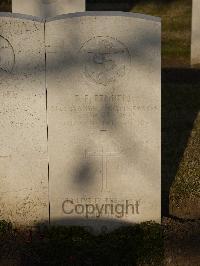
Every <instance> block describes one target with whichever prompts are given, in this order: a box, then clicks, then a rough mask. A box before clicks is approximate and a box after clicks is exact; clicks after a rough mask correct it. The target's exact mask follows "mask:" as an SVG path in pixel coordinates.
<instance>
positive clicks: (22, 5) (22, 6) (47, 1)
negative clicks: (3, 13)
mask: <svg viewBox="0 0 200 266" xmlns="http://www.w3.org/2000/svg"><path fill="white" fill-rule="evenodd" d="M82 11H85V0H28V1H27V0H12V12H13V13H22V14H28V15H32V16H37V17H43V18H46V17H54V16H57V15H61V14H66V13H73V12H82Z"/></svg>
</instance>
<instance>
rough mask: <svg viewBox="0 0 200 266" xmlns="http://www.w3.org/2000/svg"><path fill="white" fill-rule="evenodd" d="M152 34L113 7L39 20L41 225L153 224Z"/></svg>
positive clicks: (146, 23) (150, 25)
mask: <svg viewBox="0 0 200 266" xmlns="http://www.w3.org/2000/svg"><path fill="white" fill-rule="evenodd" d="M160 36H161V23H160V20H159V19H158V18H154V17H150V16H142V15H138V14H129V13H122V12H94V13H93V12H87V13H82V14H71V15H65V16H64V15H63V16H61V17H60V19H59V20H53V19H49V20H48V22H47V23H46V42H47V43H46V46H47V84H48V108H47V110H48V129H49V140H48V143H49V160H50V161H49V163H50V170H49V180H50V202H51V212H50V219H51V223H55V224H68V225H83V226H92V227H94V228H95V230H100V228H102V227H104V226H106V227H107V228H108V229H111V228H114V227H115V226H118V225H119V224H121V225H123V224H127V223H136V222H142V221H149V220H155V221H157V222H159V221H160V217H161V206H160V205H161V204H160V202H161V176H160V165H161V163H160V142H161V141H160V136H161V125H160V124H161V113H160V105H161V80H160V76H161V75H160V72H161V64H160V61H161V60H160Z"/></svg>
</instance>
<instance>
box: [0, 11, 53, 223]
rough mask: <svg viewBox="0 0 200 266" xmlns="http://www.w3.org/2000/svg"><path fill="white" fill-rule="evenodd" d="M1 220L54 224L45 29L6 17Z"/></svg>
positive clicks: (0, 98)
mask: <svg viewBox="0 0 200 266" xmlns="http://www.w3.org/2000/svg"><path fill="white" fill-rule="evenodd" d="M0 25H1V28H0V128H1V130H0V219H5V220H8V221H12V222H14V223H15V224H20V225H31V224H36V223H37V222H43V221H45V220H47V219H48V160H47V137H46V135H47V134H46V132H47V130H46V100H45V97H46V90H45V46H44V24H43V23H41V21H39V20H32V19H30V18H28V17H22V16H18V15H9V14H4V13H3V14H1V16H0Z"/></svg>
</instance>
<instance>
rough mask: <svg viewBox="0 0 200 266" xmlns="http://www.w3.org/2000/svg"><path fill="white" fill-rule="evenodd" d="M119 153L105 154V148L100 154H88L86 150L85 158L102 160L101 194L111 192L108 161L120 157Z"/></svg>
mask: <svg viewBox="0 0 200 266" xmlns="http://www.w3.org/2000/svg"><path fill="white" fill-rule="evenodd" d="M118 156H119V153H116V152H105V151H104V149H103V147H102V149H101V150H100V151H99V152H88V151H87V150H85V158H88V157H100V158H101V192H110V190H109V189H108V159H109V157H118Z"/></svg>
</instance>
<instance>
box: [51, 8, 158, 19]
mask: <svg viewBox="0 0 200 266" xmlns="http://www.w3.org/2000/svg"><path fill="white" fill-rule="evenodd" d="M87 16H102V17H103V16H107V17H108V16H110V17H112V16H113V17H115V16H120V17H132V18H138V19H144V20H151V21H155V22H161V18H160V17H155V16H150V15H144V14H140V13H133V12H123V11H87V12H77V13H69V14H63V15H58V16H55V17H51V18H48V19H46V21H47V22H49V21H53V20H61V19H66V18H74V17H87Z"/></svg>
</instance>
